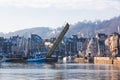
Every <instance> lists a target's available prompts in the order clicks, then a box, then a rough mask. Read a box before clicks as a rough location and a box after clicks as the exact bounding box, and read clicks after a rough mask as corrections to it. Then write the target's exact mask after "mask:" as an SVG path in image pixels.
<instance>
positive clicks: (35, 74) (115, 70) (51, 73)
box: [0, 63, 120, 80]
mask: <svg viewBox="0 0 120 80" xmlns="http://www.w3.org/2000/svg"><path fill="white" fill-rule="evenodd" d="M44 79H45V80H46V79H47V80H120V66H119V65H98V64H76V63H69V64H57V63H55V64H41V63H34V64H33V63H29V64H26V63H0V80H44Z"/></svg>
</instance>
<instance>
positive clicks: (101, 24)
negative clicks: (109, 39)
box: [0, 16, 120, 38]
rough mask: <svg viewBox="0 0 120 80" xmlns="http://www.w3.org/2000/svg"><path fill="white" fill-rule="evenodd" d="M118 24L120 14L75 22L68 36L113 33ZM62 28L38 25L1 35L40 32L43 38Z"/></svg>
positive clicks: (22, 34) (8, 35) (24, 34)
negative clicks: (92, 20)
mask: <svg viewBox="0 0 120 80" xmlns="http://www.w3.org/2000/svg"><path fill="white" fill-rule="evenodd" d="M118 26H119V27H120V16H118V17H114V18H112V19H110V20H104V21H95V22H91V21H83V22H77V23H75V24H70V29H69V30H68V32H67V34H66V36H71V35H73V34H84V35H87V34H89V35H93V34H94V33H96V32H100V33H106V34H111V33H113V32H118ZM62 28H63V27H58V28H57V29H51V28H49V27H36V28H29V29H24V30H18V31H15V32H10V33H7V34H3V33H0V36H4V37H10V36H16V35H20V36H25V37H29V36H30V34H38V35H39V36H41V37H42V38H50V37H54V36H56V35H58V34H59V32H60V31H61V30H62Z"/></svg>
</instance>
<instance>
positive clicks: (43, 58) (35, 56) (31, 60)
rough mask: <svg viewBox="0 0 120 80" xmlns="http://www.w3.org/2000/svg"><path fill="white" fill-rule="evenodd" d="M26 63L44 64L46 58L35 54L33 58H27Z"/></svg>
mask: <svg viewBox="0 0 120 80" xmlns="http://www.w3.org/2000/svg"><path fill="white" fill-rule="evenodd" d="M26 61H27V62H46V57H44V56H43V54H42V53H41V52H35V53H34V57H32V58H28V59H27V60H26Z"/></svg>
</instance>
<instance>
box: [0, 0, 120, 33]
mask: <svg viewBox="0 0 120 80" xmlns="http://www.w3.org/2000/svg"><path fill="white" fill-rule="evenodd" d="M117 16H120V0H0V32H3V33H8V32H14V31H16V30H21V29H26V28H34V27H51V28H56V27H60V26H63V25H64V24H65V23H66V22H68V23H70V24H75V23H77V22H79V21H84V20H88V21H89V20H91V21H95V20H106V19H107V20H108V19H111V18H113V17H117Z"/></svg>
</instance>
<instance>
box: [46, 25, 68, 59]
mask: <svg viewBox="0 0 120 80" xmlns="http://www.w3.org/2000/svg"><path fill="white" fill-rule="evenodd" d="M68 29H69V24H68V23H67V24H66V25H65V27H64V29H63V30H62V31H61V33H60V35H59V36H58V38H57V39H56V40H55V42H54V43H53V46H52V48H50V50H49V51H48V53H47V57H51V55H52V53H53V52H54V50H55V49H56V47H57V46H58V44H59V43H60V41H61V40H62V38H63V37H64V35H65V33H66V32H67V31H68Z"/></svg>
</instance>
